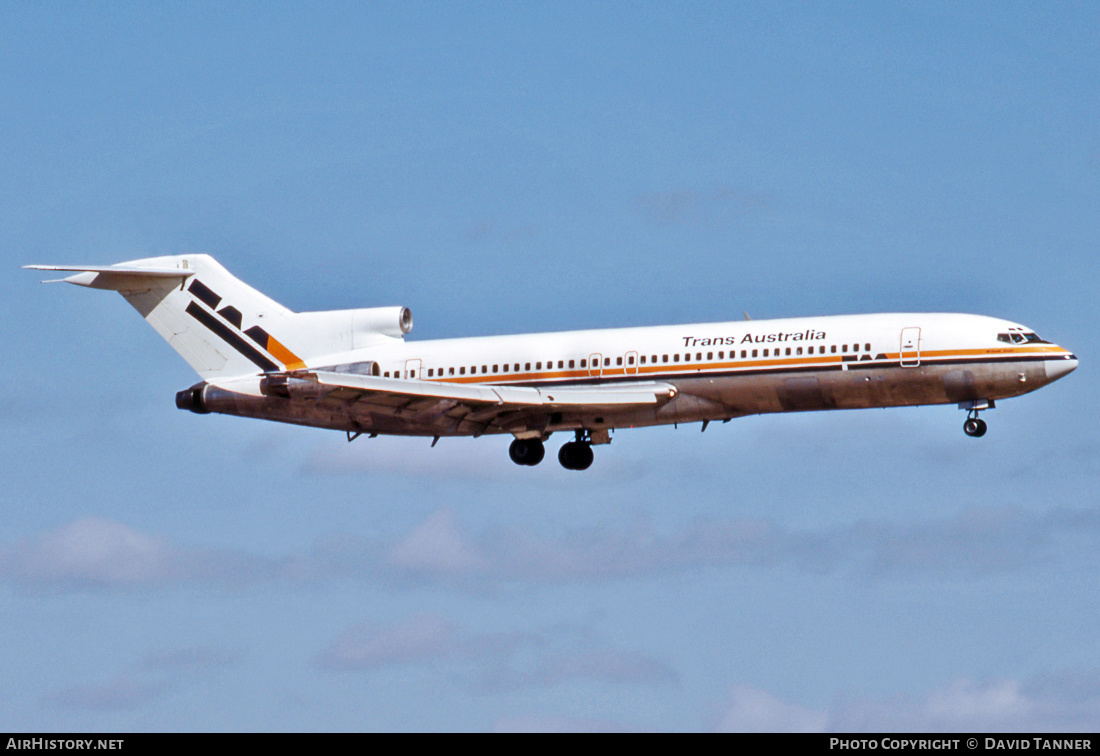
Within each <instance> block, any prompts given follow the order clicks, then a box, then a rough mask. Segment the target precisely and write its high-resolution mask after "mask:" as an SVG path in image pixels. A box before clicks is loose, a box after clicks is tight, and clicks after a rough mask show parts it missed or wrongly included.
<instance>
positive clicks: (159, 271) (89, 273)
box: [23, 265, 195, 288]
mask: <svg viewBox="0 0 1100 756" xmlns="http://www.w3.org/2000/svg"><path fill="white" fill-rule="evenodd" d="M23 267H24V268H26V269H29V270H57V271H64V272H70V271H71V272H74V273H76V275H75V276H69V277H68V278H59V279H53V280H50V281H43V282H42V283H60V282H65V283H71V284H76V285H77V286H90V285H92V284H93V282H96V281H97V279H98V277H99V276H100V275H101V274H102V275H104V276H105V277H107V278H115V279H116V280H125V279H128V278H135V277H137V278H168V279H171V278H189V277H190V276H193V275H195V271H194V270H188V269H186V268H142V267H140V266H136V265H24V266H23ZM98 283H99V284H100V285H99V286H98V287H97V288H114V287H113V286H103V285H102V284H103V282H102V281H99V282H98Z"/></svg>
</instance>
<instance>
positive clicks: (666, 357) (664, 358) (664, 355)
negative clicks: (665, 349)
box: [661, 354, 668, 362]
mask: <svg viewBox="0 0 1100 756" xmlns="http://www.w3.org/2000/svg"><path fill="white" fill-rule="evenodd" d="M661 362H668V355H667V354H662V355H661Z"/></svg>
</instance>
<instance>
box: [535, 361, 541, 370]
mask: <svg viewBox="0 0 1100 756" xmlns="http://www.w3.org/2000/svg"><path fill="white" fill-rule="evenodd" d="M535 370H542V363H541V362H536V363H535Z"/></svg>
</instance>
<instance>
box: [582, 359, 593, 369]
mask: <svg viewBox="0 0 1100 756" xmlns="http://www.w3.org/2000/svg"><path fill="white" fill-rule="evenodd" d="M584 363H585V360H581V367H585V364H584ZM592 367H596V364H595V363H593V364H592Z"/></svg>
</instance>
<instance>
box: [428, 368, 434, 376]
mask: <svg viewBox="0 0 1100 756" xmlns="http://www.w3.org/2000/svg"><path fill="white" fill-rule="evenodd" d="M433 375H435V371H434V370H432V369H431V368H428V377H429V378H431V377H432V376H433Z"/></svg>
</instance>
